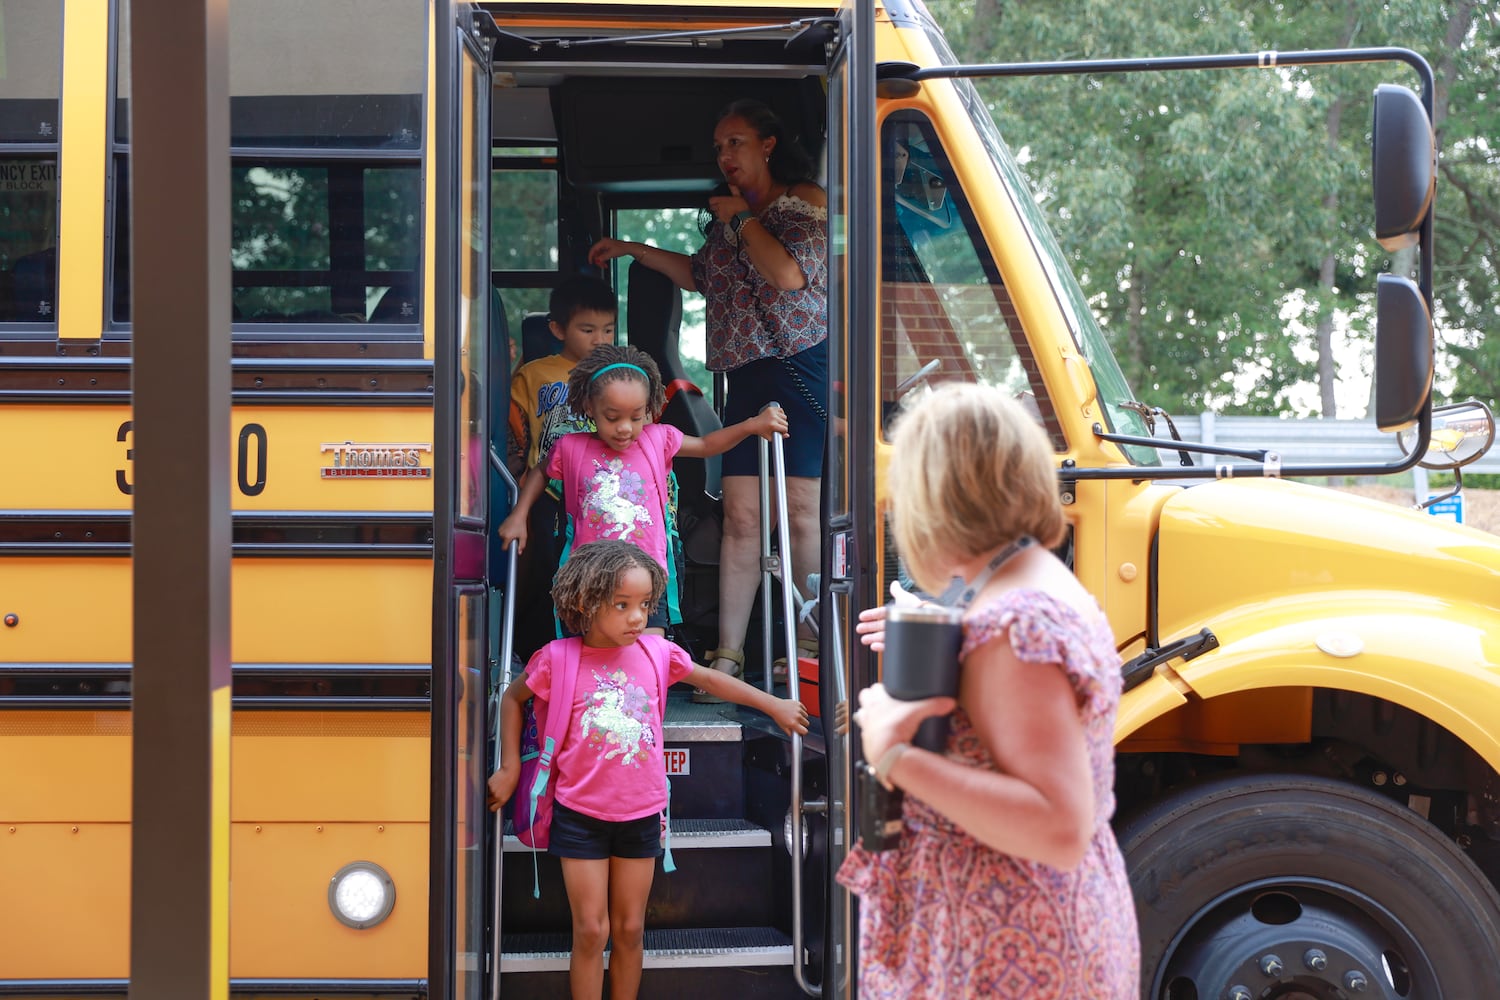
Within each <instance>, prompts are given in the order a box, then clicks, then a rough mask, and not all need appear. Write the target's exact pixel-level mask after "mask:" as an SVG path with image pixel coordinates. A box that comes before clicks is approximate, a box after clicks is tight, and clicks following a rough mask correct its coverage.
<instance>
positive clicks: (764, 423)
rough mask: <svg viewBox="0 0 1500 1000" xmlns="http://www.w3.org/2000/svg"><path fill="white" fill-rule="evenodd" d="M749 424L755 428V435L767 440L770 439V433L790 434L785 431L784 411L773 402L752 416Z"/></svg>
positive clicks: (787, 435)
mask: <svg viewBox="0 0 1500 1000" xmlns="http://www.w3.org/2000/svg"><path fill="white" fill-rule="evenodd" d="M751 426H752V427H753V428H754V429H755V433H756V434H757V435H759V436H760V437H763V438H765V439H766V440H767V441H769V440H771V435H773V434H781V435H783V436H785V437H790V436H791V435H790V434H788V433H787V429H786V411H785V410H783V409H782V408H781V407H779V406H777V405H776V404H775V403H771V404H770V405H768V406H767V407H766V408H765V409H763V410H761V411H760V413H758V414H756V415H755V416H754V417H752V418H751Z"/></svg>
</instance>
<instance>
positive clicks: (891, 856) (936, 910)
mask: <svg viewBox="0 0 1500 1000" xmlns="http://www.w3.org/2000/svg"><path fill="white" fill-rule="evenodd" d="M1007 630H1009V632H1010V642H1011V647H1012V648H1013V649H1014V650H1015V653H1016V656H1017V657H1018V658H1020V659H1021V660H1023V661H1025V662H1028V663H1037V664H1051V663H1058V664H1061V665H1062V668H1063V670H1064V671H1065V672H1066V673H1067V676H1068V679H1069V680H1070V681H1072V683H1073V687H1074V689H1075V690H1076V691H1077V692H1078V703H1079V712H1080V713H1081V715H1082V718H1083V721H1084V726H1085V732H1086V735H1087V739H1088V750H1089V760H1090V764H1091V767H1092V771H1093V790H1094V816H1095V820H1096V822H1097V824H1098V826H1097V828H1096V829H1095V831H1094V838H1093V842H1092V843H1091V845H1090V846H1089V850H1088V853H1087V854H1086V855H1085V857H1084V859H1083V861H1082V862H1081V863H1080V864H1079V866H1078V867H1077V868H1076V869H1075V870H1073V871H1062V870H1060V869H1057V868H1053V867H1051V866H1049V865H1045V864H1042V863H1040V862H1034V861H1027V860H1023V859H1020V858H1014V857H1011V856H1010V855H1007V854H1001V853H1000V852H998V851H995V850H993V849H992V848H989V847H986V846H984V845H983V844H980V843H979V842H978V841H976V840H975V839H974V838H973V837H971V836H969V835H968V834H967V833H965V832H964V831H963V830H962V829H960V828H959V827H958V826H957V825H955V824H954V823H953V822H952V821H950V820H948V819H947V818H946V817H943V816H941V815H939V814H938V813H936V812H935V811H933V810H932V809H931V808H929V807H928V806H927V805H925V804H923V803H922V802H921V801H920V800H918V799H917V798H916V797H915V796H913V795H911V794H907V796H906V799H905V807H904V819H905V825H906V830H905V839H904V841H903V843H902V846H901V847H900V848H899V849H897V850H893V851H884V852H878V853H876V852H870V851H866V850H864V848H863V846H861V845H856V847H855V848H854V850H852V851H851V852H850V853H849V857H848V859H847V860H846V861H845V862H844V866H843V867H842V868H841V869H840V870H839V881H840V882H842V883H843V884H844V885H846V886H848V887H849V888H850V889H851V890H852V891H854V892H855V893H857V894H858V895H859V897H860V927H859V948H860V967H859V995H860V996H861V997H863V998H866V1000H871V998H882V997H892V998H894V997H900V998H902V1000H907V998H911V1000H921V998H939V997H942V998H953V1000H958V998H966V997H986V998H988V997H995V998H1005V997H1010V998H1016V1000H1020V998H1025V1000H1048V998H1054V1000H1133V998H1135V997H1136V996H1138V995H1139V994H1138V991H1139V989H1140V985H1139V972H1138V968H1139V964H1140V943H1139V938H1138V934H1137V931H1136V922H1135V906H1134V904H1133V902H1132V900H1131V896H1130V885H1129V883H1128V882H1127V881H1126V877H1125V864H1124V860H1123V858H1122V857H1121V855H1120V848H1119V845H1118V844H1116V842H1115V838H1114V834H1113V832H1112V831H1111V830H1110V827H1109V818H1110V816H1111V815H1112V814H1113V812H1114V808H1115V800H1114V787H1113V786H1114V746H1113V733H1114V723H1115V711H1116V708H1117V707H1118V704H1119V700H1120V670H1119V668H1120V659H1119V656H1118V655H1117V654H1116V652H1115V647H1114V640H1113V638H1112V636H1111V634H1110V631H1109V625H1108V623H1107V622H1106V620H1105V619H1104V616H1103V615H1102V614H1094V615H1090V616H1088V617H1083V616H1080V615H1079V613H1078V612H1077V611H1075V610H1074V609H1073V608H1072V607H1071V606H1070V605H1067V604H1065V603H1063V602H1061V601H1059V600H1058V599H1056V598H1054V597H1052V596H1051V595H1049V594H1047V593H1045V592H1042V591H1039V590H1013V591H1008V592H1006V593H1004V594H1002V595H1001V596H1000V597H998V598H997V599H996V600H994V601H993V602H991V603H989V604H986V605H983V606H981V607H979V608H977V609H976V610H974V611H972V612H971V613H970V614H969V616H968V618H967V619H966V621H965V635H964V646H963V653H962V654H961V655H963V656H964V657H967V656H968V654H969V653H970V652H971V651H973V650H974V649H976V648H977V647H979V646H981V645H983V644H984V643H986V642H989V641H991V640H994V639H997V638H1001V637H1002V636H1003V635H1004V633H1005V632H1006V631H1007ZM947 755H948V757H949V758H950V759H953V760H957V761H961V762H963V763H965V764H967V765H969V766H971V767H984V768H993V767H994V762H993V761H992V760H991V758H990V755H989V752H988V751H987V750H986V749H985V747H984V745H983V744H982V743H981V742H980V740H979V737H978V736H977V735H976V734H975V732H974V729H973V726H972V725H971V723H970V721H969V716H968V715H967V714H966V713H965V712H964V710H963V709H962V708H959V709H958V710H956V711H955V712H954V713H953V716H952V728H951V731H950V735H949V738H948V749H947Z"/></svg>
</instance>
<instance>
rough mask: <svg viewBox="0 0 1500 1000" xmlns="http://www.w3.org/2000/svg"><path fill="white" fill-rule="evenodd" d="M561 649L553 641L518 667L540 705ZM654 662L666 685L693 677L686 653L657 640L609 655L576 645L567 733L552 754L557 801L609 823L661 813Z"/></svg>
mask: <svg viewBox="0 0 1500 1000" xmlns="http://www.w3.org/2000/svg"><path fill="white" fill-rule="evenodd" d="M563 649H564V647H563V644H562V643H561V642H553V643H548V644H547V645H545V646H543V647H542V648H541V649H539V650H537V653H536V655H535V656H533V657H532V658H531V662H530V663H529V664H528V665H527V667H526V686H527V687H528V688H530V689H531V690H532V691H533V692H541V693H540V694H537V697H538V698H541V699H542V700H543V701H545V700H546V696H547V694H548V692H550V691H551V689H552V670H553V669H554V667H557V668H566V665H567V659H566V657H565V656H564V654H563ZM653 656H654V657H656V660H655V661H653V660H652V657H653ZM662 657H666V658H667V661H668V668H667V676H668V677H669V678H670V680H671V683H673V684H675V683H676V682H678V681H680V680H683V679H684V678H686V677H687V676H688V674H690V673H692V671H693V661H692V660H691V659H690V658H689V657H688V654H687V651H686V650H684V649H683V648H682V647H681V646H679V645H677V644H676V643H673V642H668V641H667V640H666V639H664V638H662V637H661V636H656V635H643V636H641V638H640V639H639V641H637V642H636V643H634V644H633V645H630V646H619V647H612V648H609V649H596V648H593V647H590V646H584V647H583V651H582V653H581V655H580V656H579V660H578V679H577V681H576V682H575V683H574V685H573V706H572V711H571V713H570V715H569V721H568V728H567V731H566V733H565V735H564V736H563V741H562V746H561V747H559V748H558V750H557V753H556V755H555V760H556V775H557V792H556V798H557V801H558V802H561V803H562V804H563V805H565V806H567V807H568V808H569V809H574V810H577V811H578V812H581V813H583V814H584V815H585V816H592V817H594V818H595V819H601V820H608V821H610V822H623V821H625V820H632V819H639V818H641V817H642V816H648V815H650V814H651V813H654V812H661V811H662V810H663V809H665V808H666V807H667V787H666V782H665V781H664V779H665V777H666V761H665V758H663V756H662V746H661V745H662V730H661V720H662V710H663V699H665V698H666V695H667V693H666V692H665V691H658V690H657V675H656V665H655V664H656V663H658V662H660V660H661V658H662ZM548 711H549V712H550V711H552V708H551V707H549V709H548Z"/></svg>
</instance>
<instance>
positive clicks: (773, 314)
mask: <svg viewBox="0 0 1500 1000" xmlns="http://www.w3.org/2000/svg"><path fill="white" fill-rule="evenodd" d="M714 151H715V153H716V154H717V156H718V165H719V170H720V172H721V173H722V174H723V175H724V180H725V183H726V185H727V193H721V194H716V195H715V196H713V197H711V198H709V200H708V206H709V211H710V212H711V218H709V219H708V220H707V222H706V224H705V226H704V236H705V240H704V243H703V246H702V247H701V248H700V249H699V250H698V252H697V253H695V254H693V255H691V256H688V255H686V254H680V253H673V252H672V251H670V250H663V249H661V248H659V247H653V246H647V245H646V244H644V243H626V242H623V241H621V240H615V239H603V240H600V241H599V242H598V243H595V244H594V246H593V247H592V248H591V249H590V250H589V261H590V263H592V264H594V265H595V266H599V265H602V264H604V263H605V262H606V261H610V260H614V259H615V258H617V257H623V256H630V257H633V258H635V259H636V260H638V261H640V262H641V263H642V264H645V265H646V266H647V267H649V268H651V269H652V270H654V271H660V272H661V273H662V274H664V275H666V276H667V277H669V278H671V279H672V281H674V282H675V283H676V284H677V286H678V287H680V288H683V289H686V290H687V291H690V292H691V291H696V292H701V293H702V294H703V296H704V298H705V299H706V300H707V316H708V359H707V360H708V367H709V368H710V369H712V370H714V371H723V372H727V373H728V383H729V389H728V398H727V399H726V401H725V407H724V417H723V419H724V423H725V424H732V423H737V422H738V421H740V420H742V419H745V418H746V417H747V416H754V415H755V413H757V412H758V411H759V410H760V408H761V407H763V406H765V405H766V404H767V403H770V402H776V403H779V404H780V405H781V406H782V408H783V409H785V410H786V416H787V423H788V425H789V427H790V433H789V435H788V436H787V439H786V442H785V446H786V472H787V511H788V515H789V517H790V519H791V522H792V523H791V549H792V563H793V565H792V577H791V579H792V580H793V581H800V580H805V579H806V578H807V574H809V573H813V572H816V571H817V568H818V562H819V551H820V550H819V542H820V538H819V535H820V533H819V530H818V485H819V484H818V479H819V476H820V475H821V473H822V466H823V438H824V434H825V431H826V429H827V422H828V409H827V405H828V404H827V397H828V345H827V340H828V233H827V223H828V199H827V196H826V195H825V194H824V192H823V189H822V188H820V187H819V186H818V185H817V184H816V183H815V182H814V181H813V180H812V179H811V177H812V173H813V164H812V161H811V159H810V158H809V157H808V156H807V154H806V153H805V152H804V151H803V150H802V149H800V148H799V147H798V146H797V145H796V143H795V142H794V141H792V140H791V139H790V138H789V137H787V136H786V134H785V131H784V129H783V127H782V124H781V121H780V120H779V119H778V118H777V117H776V115H775V114H774V113H773V112H772V111H771V109H770V108H768V107H766V106H765V105H764V104H762V103H761V102H759V101H754V100H740V101H735V102H734V103H733V104H731V105H729V107H727V108H725V109H724V111H723V112H721V113H720V115H719V119H718V122H717V123H716V124H715V127H714ZM723 462H724V464H723V484H724V540H723V548H722V550H721V554H720V560H719V648H718V649H715V650H713V651H711V652H710V653H709V658H710V659H709V665H710V666H712V667H714V668H716V669H721V670H724V671H726V672H727V673H730V674H734V675H738V674H740V673H741V672H742V671H743V664H744V654H743V653H742V651H741V650H742V648H743V646H744V641H745V632H746V630H747V627H748V625H749V621H750V612H751V610H752V608H753V607H754V604H755V593H756V590H757V588H758V587H759V585H760V490H759V485H758V482H757V476H758V473H759V463H760V459H759V449H758V446H757V445H756V444H755V443H754V442H746V443H745V444H743V445H741V446H737V447H736V448H735V449H734V450H732V451H730V452H729V453H728V454H726V455H725V456H724V460H723ZM799 645H800V643H799Z"/></svg>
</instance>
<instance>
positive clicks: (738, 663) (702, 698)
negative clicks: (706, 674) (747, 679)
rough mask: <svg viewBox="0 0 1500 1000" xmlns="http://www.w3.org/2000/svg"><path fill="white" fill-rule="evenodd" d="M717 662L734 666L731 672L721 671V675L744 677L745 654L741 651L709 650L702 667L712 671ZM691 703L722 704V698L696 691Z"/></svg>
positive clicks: (700, 690) (699, 690)
mask: <svg viewBox="0 0 1500 1000" xmlns="http://www.w3.org/2000/svg"><path fill="white" fill-rule="evenodd" d="M719 660H728V661H729V662H730V663H733V664H734V669H733V670H725V671H721V673H727V674H728V675H729V676H730V677H736V678H741V677H744V675H745V654H744V653H743V652H742V651H740V650H738V649H710V650H709V651H708V655H707V659H705V660H704V666H705V667H706V668H707V669H709V670H712V669H713V668H714V664H715V663H717V662H718V661H719ZM693 701H695V702H697V703H698V704H700V705H722V704H724V699H723V698H720V697H717V696H715V695H711V694H709V693H708V692H707V691H704V690H702V689H698V690H695V691H694V692H693Z"/></svg>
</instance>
